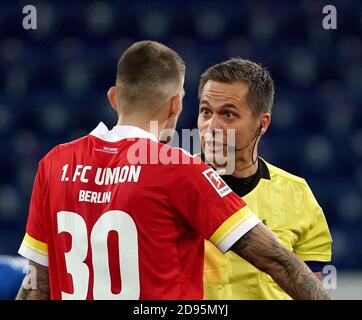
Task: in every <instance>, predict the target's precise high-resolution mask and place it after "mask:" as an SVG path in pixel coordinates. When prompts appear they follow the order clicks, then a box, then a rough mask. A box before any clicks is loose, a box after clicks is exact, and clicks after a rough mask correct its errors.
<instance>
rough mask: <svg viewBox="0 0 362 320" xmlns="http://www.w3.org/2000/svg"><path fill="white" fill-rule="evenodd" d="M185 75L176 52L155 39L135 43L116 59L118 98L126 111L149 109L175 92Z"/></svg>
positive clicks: (183, 66)
mask: <svg viewBox="0 0 362 320" xmlns="http://www.w3.org/2000/svg"><path fill="white" fill-rule="evenodd" d="M184 75H185V63H184V61H183V60H182V59H181V57H180V56H179V55H178V54H177V53H176V52H175V51H173V50H172V49H170V48H168V47H167V46H165V45H163V44H161V43H159V42H156V41H140V42H136V43H134V44H133V45H132V46H131V47H129V48H128V49H127V50H126V51H125V52H124V53H123V54H122V56H121V58H120V59H119V61H118V66H117V80H116V88H117V89H116V97H117V101H118V103H119V104H120V105H121V106H122V108H125V109H126V110H127V111H129V112H132V111H142V110H144V111H147V110H149V111H152V110H150V109H152V108H153V109H155V108H158V107H160V105H162V104H163V103H165V102H166V101H167V99H169V98H171V97H172V96H175V95H177V93H178V92H179V89H180V86H181V83H182V81H183V80H182V79H183V77H184ZM154 111H155V110H154Z"/></svg>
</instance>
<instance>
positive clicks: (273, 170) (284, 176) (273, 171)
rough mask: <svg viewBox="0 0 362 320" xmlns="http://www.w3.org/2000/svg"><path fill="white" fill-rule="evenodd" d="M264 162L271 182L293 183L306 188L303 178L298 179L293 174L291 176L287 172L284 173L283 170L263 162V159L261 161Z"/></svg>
mask: <svg viewBox="0 0 362 320" xmlns="http://www.w3.org/2000/svg"><path fill="white" fill-rule="evenodd" d="M262 160H263V161H264V163H265V164H266V166H267V167H268V170H269V173H270V177H271V180H272V181H273V178H274V179H280V180H284V181H285V182H289V183H293V184H297V185H300V186H307V182H306V180H305V179H304V178H302V177H299V176H297V175H295V174H292V173H290V172H288V171H285V170H284V169H281V168H279V167H277V166H275V165H273V164H271V163H269V162H267V161H265V160H264V159H262Z"/></svg>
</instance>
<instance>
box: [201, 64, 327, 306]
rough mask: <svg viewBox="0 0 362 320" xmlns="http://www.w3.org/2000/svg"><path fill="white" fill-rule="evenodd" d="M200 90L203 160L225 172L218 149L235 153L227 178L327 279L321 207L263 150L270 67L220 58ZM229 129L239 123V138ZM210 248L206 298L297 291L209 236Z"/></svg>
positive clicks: (286, 242)
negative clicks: (232, 136)
mask: <svg viewBox="0 0 362 320" xmlns="http://www.w3.org/2000/svg"><path fill="white" fill-rule="evenodd" d="M199 98H200V104H199V117H198V128H199V132H200V137H201V148H202V151H203V152H202V154H201V156H202V157H203V160H206V161H208V162H209V163H211V165H212V166H213V167H214V168H215V169H219V172H220V173H221V172H222V171H223V168H222V167H220V164H219V163H218V161H216V160H215V159H216V157H214V155H215V154H216V153H217V152H221V151H222V153H223V154H222V155H223V156H226V154H229V155H230V154H232V157H229V158H226V159H227V161H229V162H230V161H232V162H233V163H232V167H233V170H232V172H230V175H224V176H223V179H224V180H225V182H226V183H227V184H228V185H229V186H230V187H231V188H232V190H233V191H234V192H235V193H237V194H238V195H239V196H240V197H242V198H243V199H244V200H245V201H246V202H247V203H248V205H249V207H250V208H251V209H252V210H253V211H254V213H255V214H257V215H258V216H259V218H260V219H261V220H262V221H263V222H264V223H265V224H266V225H267V226H268V227H269V228H270V229H272V230H273V232H274V233H275V234H276V235H277V237H278V239H279V241H280V242H281V243H282V244H283V245H284V246H285V247H287V248H288V249H289V250H291V251H293V252H294V253H295V254H296V255H297V256H299V258H301V259H302V260H303V261H305V263H306V264H307V265H308V266H309V267H310V269H311V270H312V271H313V272H315V274H316V275H317V277H318V278H319V279H322V278H321V271H322V269H323V267H324V266H325V265H326V264H327V263H328V262H330V261H331V243H332V239H331V235H330V232H329V229H328V225H327V222H326V219H325V217H324V214H323V211H322V209H321V207H320V206H319V204H318V202H317V201H316V199H315V197H314V196H313V193H312V191H311V189H310V188H309V186H308V184H307V182H306V181H305V180H304V179H303V178H300V177H297V176H295V175H292V174H290V173H288V172H286V171H284V170H282V169H280V168H277V167H276V166H273V165H271V164H270V163H268V162H267V161H265V160H264V159H262V158H261V157H259V156H258V143H259V141H260V138H261V136H262V135H263V134H264V133H265V132H266V131H267V129H268V127H269V125H270V122H271V111H272V105H273V98H274V84H273V80H272V78H271V76H270V74H269V72H268V71H266V70H265V69H264V68H263V67H261V66H260V65H258V64H256V63H254V62H251V61H249V60H243V59H239V58H234V59H231V60H228V61H225V62H222V63H220V64H216V65H214V66H212V67H210V68H209V69H208V70H206V72H204V73H203V75H202V76H201V81H200V87H199ZM229 129H234V130H235V131H234V132H235V142H234V145H232V146H230V145H229V144H227V143H226V141H225V139H223V138H221V139H219V141H218V138H217V137H220V136H218V135H217V134H215V132H217V131H219V130H222V131H221V132H222V133H226V132H227V131H228V130H229ZM223 136H224V137H225V136H226V134H224V135H223ZM210 150H211V152H210ZM206 151H209V152H206ZM205 155H206V156H205ZM226 165H227V167H230V163H227V164H226ZM205 250H206V255H205V272H204V281H205V285H204V287H205V299H277V300H280V299H291V297H290V296H289V295H288V294H286V293H285V292H284V291H283V290H282V289H281V288H280V287H279V286H278V285H277V284H276V283H275V282H274V281H273V279H272V278H271V277H270V276H268V275H267V274H265V273H263V272H261V271H259V270H258V269H256V268H255V267H253V266H252V265H251V264H249V263H247V262H246V261H245V260H242V259H240V258H239V257H238V256H237V255H236V254H235V253H233V252H228V253H227V254H225V255H222V254H221V253H220V252H219V251H218V250H217V249H216V248H215V247H214V246H213V245H212V244H211V243H210V242H208V241H207V243H206V248H205Z"/></svg>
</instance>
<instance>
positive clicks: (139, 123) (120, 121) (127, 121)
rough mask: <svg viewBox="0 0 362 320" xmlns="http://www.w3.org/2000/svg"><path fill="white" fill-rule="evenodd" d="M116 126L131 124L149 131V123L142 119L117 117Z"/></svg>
mask: <svg viewBox="0 0 362 320" xmlns="http://www.w3.org/2000/svg"><path fill="white" fill-rule="evenodd" d="M117 126H133V127H137V128H140V129H142V130H145V131H148V132H150V123H149V122H143V121H132V119H121V118H120V119H118V122H117Z"/></svg>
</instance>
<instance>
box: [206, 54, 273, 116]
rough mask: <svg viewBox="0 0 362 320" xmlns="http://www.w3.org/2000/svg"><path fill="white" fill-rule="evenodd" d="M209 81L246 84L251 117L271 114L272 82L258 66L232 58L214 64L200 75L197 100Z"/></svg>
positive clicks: (267, 73)
mask: <svg viewBox="0 0 362 320" xmlns="http://www.w3.org/2000/svg"><path fill="white" fill-rule="evenodd" d="M209 80H213V81H217V82H221V83H233V82H242V83H246V84H248V86H249V90H248V100H249V103H250V105H251V109H252V111H253V115H254V116H259V115H260V114H262V113H263V112H269V113H271V111H272V107H273V100H274V82H273V79H272V78H271V76H270V73H269V72H268V71H267V70H266V69H265V68H263V67H262V66H261V65H260V64H257V63H254V62H252V61H249V60H245V59H240V58H232V59H230V60H227V61H224V62H221V63H218V64H215V65H214V66H212V67H210V68H209V69H207V70H206V71H205V72H204V73H203V74H202V75H201V80H200V86H199V98H200V97H201V94H202V90H203V88H204V86H205V84H206V82H207V81H209Z"/></svg>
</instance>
